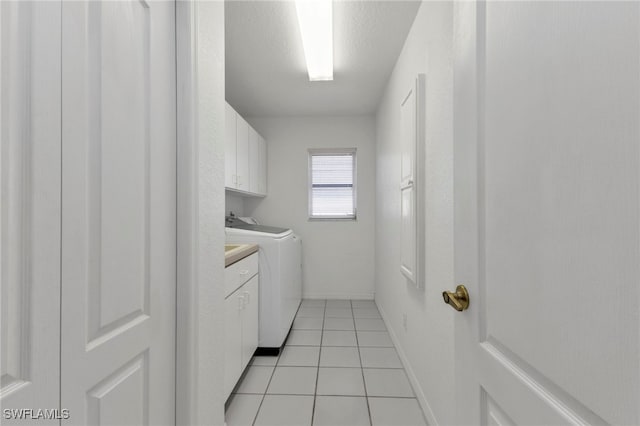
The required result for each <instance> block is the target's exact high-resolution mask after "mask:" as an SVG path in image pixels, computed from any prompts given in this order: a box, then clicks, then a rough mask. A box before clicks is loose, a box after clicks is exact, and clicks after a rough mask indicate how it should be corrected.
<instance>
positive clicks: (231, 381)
mask: <svg viewBox="0 0 640 426" xmlns="http://www.w3.org/2000/svg"><path fill="white" fill-rule="evenodd" d="M241 292H242V290H240V289H239V290H238V291H236V292H235V293H233V294H231V295H230V296H229V297H227V298H226V299H225V301H224V336H225V337H224V396H225V399H226V398H227V397H229V395H230V394H231V391H232V390H233V388H234V387H235V385H236V382H237V381H238V379H239V378H240V374H241V373H242V367H241V363H242V310H241V309H242V303H243V300H242V295H241V294H240V293H241Z"/></svg>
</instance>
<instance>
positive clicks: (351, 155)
mask: <svg viewBox="0 0 640 426" xmlns="http://www.w3.org/2000/svg"><path fill="white" fill-rule="evenodd" d="M355 166H356V150H355V149H348V150H345V149H342V150H338V149H336V150H310V151H309V217H310V218H312V219H355V217H356V182H355V176H356V173H355V169H356V167H355Z"/></svg>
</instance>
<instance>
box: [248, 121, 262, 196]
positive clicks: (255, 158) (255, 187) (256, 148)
mask: <svg viewBox="0 0 640 426" xmlns="http://www.w3.org/2000/svg"><path fill="white" fill-rule="evenodd" d="M249 192H253V193H254V194H259V193H260V135H259V134H258V132H256V131H255V130H254V129H253V127H251V126H249Z"/></svg>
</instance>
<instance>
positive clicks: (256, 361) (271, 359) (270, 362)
mask: <svg viewBox="0 0 640 426" xmlns="http://www.w3.org/2000/svg"><path fill="white" fill-rule="evenodd" d="M277 362H278V357H277V356H254V357H253V358H252V359H251V365H263V366H274V365H276V363H277Z"/></svg>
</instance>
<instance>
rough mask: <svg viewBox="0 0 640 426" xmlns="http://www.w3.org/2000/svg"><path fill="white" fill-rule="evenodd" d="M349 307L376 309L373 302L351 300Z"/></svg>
mask: <svg viewBox="0 0 640 426" xmlns="http://www.w3.org/2000/svg"><path fill="white" fill-rule="evenodd" d="M351 306H352V307H354V308H377V306H376V302H374V301H373V300H352V301H351Z"/></svg>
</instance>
